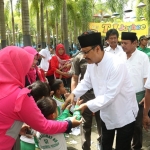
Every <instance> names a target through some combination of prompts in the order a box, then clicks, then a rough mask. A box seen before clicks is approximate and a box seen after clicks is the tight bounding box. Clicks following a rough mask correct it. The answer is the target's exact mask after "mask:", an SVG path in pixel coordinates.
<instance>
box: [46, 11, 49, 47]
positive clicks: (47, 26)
mask: <svg viewBox="0 0 150 150" xmlns="http://www.w3.org/2000/svg"><path fill="white" fill-rule="evenodd" d="M48 20H49V19H48V11H47V9H46V32H47V45H50V26H49V25H48V22H49V21H48Z"/></svg>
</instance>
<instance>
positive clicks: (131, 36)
mask: <svg viewBox="0 0 150 150" xmlns="http://www.w3.org/2000/svg"><path fill="white" fill-rule="evenodd" d="M121 40H133V41H134V40H137V37H136V33H134V32H122V33H121Z"/></svg>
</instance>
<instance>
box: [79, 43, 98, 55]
mask: <svg viewBox="0 0 150 150" xmlns="http://www.w3.org/2000/svg"><path fill="white" fill-rule="evenodd" d="M96 46H97V45H96ZM96 46H94V47H92V48H91V49H89V50H88V51H86V52H83V51H80V53H81V54H83V55H87V54H88V53H89V52H90V51H91V50H92V49H94V48H95V47H96Z"/></svg>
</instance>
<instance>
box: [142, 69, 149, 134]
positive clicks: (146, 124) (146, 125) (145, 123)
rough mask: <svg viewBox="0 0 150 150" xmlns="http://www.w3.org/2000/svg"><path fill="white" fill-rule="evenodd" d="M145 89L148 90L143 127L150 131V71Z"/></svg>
mask: <svg viewBox="0 0 150 150" xmlns="http://www.w3.org/2000/svg"><path fill="white" fill-rule="evenodd" d="M144 87H145V88H146V93H145V101H144V111H143V127H144V128H145V129H146V130H147V131H148V129H149V128H150V118H149V116H148V112H149V110H150V69H149V74H148V78H147V80H146V83H145V85H144Z"/></svg>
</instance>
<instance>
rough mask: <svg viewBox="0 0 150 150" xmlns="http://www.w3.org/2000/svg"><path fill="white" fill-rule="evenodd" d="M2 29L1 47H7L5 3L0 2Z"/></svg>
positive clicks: (0, 23)
mask: <svg viewBox="0 0 150 150" xmlns="http://www.w3.org/2000/svg"><path fill="white" fill-rule="evenodd" d="M0 14H1V15H0V20H1V21H0V27H1V47H2V48H4V47H6V27H5V16H4V1H3V0H0Z"/></svg>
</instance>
